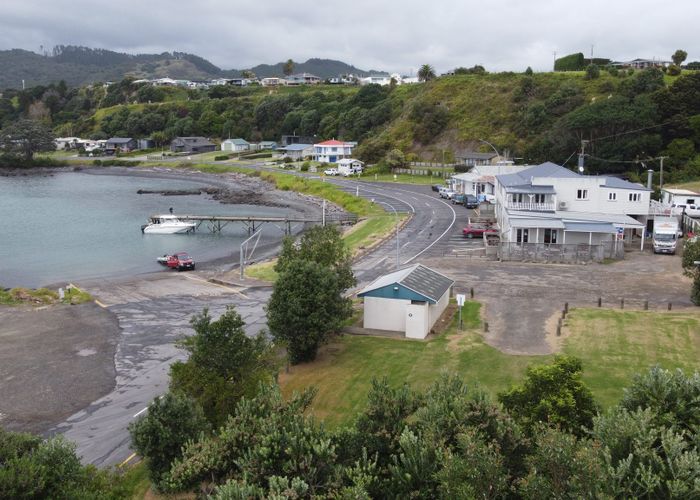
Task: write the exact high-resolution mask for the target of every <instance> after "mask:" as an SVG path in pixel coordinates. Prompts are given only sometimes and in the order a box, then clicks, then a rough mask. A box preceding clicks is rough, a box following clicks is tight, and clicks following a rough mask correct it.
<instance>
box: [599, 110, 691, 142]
mask: <svg viewBox="0 0 700 500" xmlns="http://www.w3.org/2000/svg"><path fill="white" fill-rule="evenodd" d="M678 120H685V117H682V116H679V117H677V118H676V119H674V120H669V121H667V122H664V123H659V124H656V125H651V126H649V127H643V128H638V129H634V130H628V131H627V132H620V133H619V134H612V135H606V136H603V137H597V138H595V139H589V140H588V142H596V141H603V140H605V139H612V138H615V137H619V136H621V135H628V134H634V133H637V132H643V131H644V130H651V129H654V128H659V127H665V126H666V125H670V124H671V123H674V122H676V121H678Z"/></svg>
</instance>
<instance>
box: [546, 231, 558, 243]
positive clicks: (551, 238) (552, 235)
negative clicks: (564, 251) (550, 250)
mask: <svg viewBox="0 0 700 500" xmlns="http://www.w3.org/2000/svg"><path fill="white" fill-rule="evenodd" d="M544 242H545V243H556V242H557V230H556V229H545V230H544Z"/></svg>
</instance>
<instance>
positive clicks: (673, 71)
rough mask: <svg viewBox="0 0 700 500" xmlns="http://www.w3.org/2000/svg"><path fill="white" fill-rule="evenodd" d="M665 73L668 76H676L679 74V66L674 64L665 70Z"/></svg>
mask: <svg viewBox="0 0 700 500" xmlns="http://www.w3.org/2000/svg"><path fill="white" fill-rule="evenodd" d="M666 73H667V74H668V75H669V76H678V75H680V74H681V68H680V66H676V65H675V64H671V65H670V66H669V67H668V68H666Z"/></svg>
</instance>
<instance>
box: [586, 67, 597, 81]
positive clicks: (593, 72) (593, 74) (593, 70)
mask: <svg viewBox="0 0 700 500" xmlns="http://www.w3.org/2000/svg"><path fill="white" fill-rule="evenodd" d="M598 77H600V68H599V67H598V66H597V65H595V64H589V65H588V67H587V68H586V79H587V80H595V79H596V78H598Z"/></svg>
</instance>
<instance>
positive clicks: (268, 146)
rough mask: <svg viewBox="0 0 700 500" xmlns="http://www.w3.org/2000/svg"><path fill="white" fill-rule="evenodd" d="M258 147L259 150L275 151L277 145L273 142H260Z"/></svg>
mask: <svg viewBox="0 0 700 500" xmlns="http://www.w3.org/2000/svg"><path fill="white" fill-rule="evenodd" d="M258 146H259V148H260V149H272V150H275V149H277V143H276V142H275V141H260V142H259V143H258Z"/></svg>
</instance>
